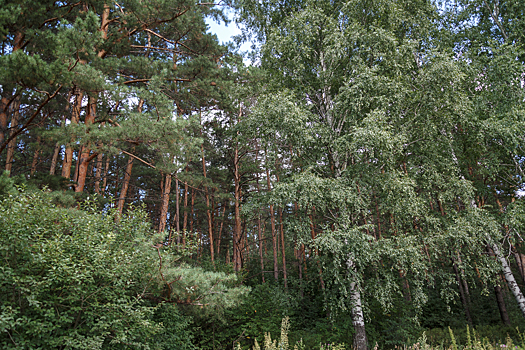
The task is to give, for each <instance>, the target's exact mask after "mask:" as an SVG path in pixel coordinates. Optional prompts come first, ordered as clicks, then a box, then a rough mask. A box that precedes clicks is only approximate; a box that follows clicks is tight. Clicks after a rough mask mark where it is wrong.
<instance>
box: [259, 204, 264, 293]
mask: <svg viewBox="0 0 525 350" xmlns="http://www.w3.org/2000/svg"><path fill="white" fill-rule="evenodd" d="M257 236H258V238H259V257H260V258H261V277H262V283H264V282H265V281H264V255H263V242H264V237H263V233H262V227H261V213H259V214H258V215H257Z"/></svg>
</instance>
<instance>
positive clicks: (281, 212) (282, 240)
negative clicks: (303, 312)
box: [279, 208, 288, 288]
mask: <svg viewBox="0 0 525 350" xmlns="http://www.w3.org/2000/svg"><path fill="white" fill-rule="evenodd" d="M279 224H280V225H279V226H280V227H279V228H280V233H281V254H282V259H283V279H284V288H288V284H287V275H286V253H285V249H284V227H283V210H282V209H281V208H279Z"/></svg>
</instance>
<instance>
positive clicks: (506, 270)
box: [491, 243, 525, 317]
mask: <svg viewBox="0 0 525 350" xmlns="http://www.w3.org/2000/svg"><path fill="white" fill-rule="evenodd" d="M491 246H492V250H493V251H494V254H495V255H496V258H497V259H498V260H499V261H500V263H501V270H502V271H503V275H504V276H505V279H506V280H507V284H508V286H509V289H510V291H511V292H512V294H513V295H514V298H515V299H516V302H517V303H518V306H519V308H520V310H521V313H522V314H523V316H524V317H525V297H523V293H522V292H521V290H520V287H519V286H518V283H516V279H515V278H514V275H513V274H512V271H511V269H510V266H509V264H508V262H507V259H506V258H505V256H504V255H503V254H502V253H501V251H500V250H499V247H498V245H497V244H495V243H492V244H491Z"/></svg>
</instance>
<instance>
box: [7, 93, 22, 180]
mask: <svg viewBox="0 0 525 350" xmlns="http://www.w3.org/2000/svg"><path fill="white" fill-rule="evenodd" d="M12 103H13V105H12V107H11V111H12V113H11V115H12V117H11V124H10V126H9V129H10V130H11V132H10V135H9V137H11V136H12V135H13V134H14V133H15V132H16V129H17V127H18V122H19V118H20V96H17V97H15V100H14V101H13V102H12ZM15 148H16V137H15V138H13V139H12V140H11V141H9V143H8V144H7V155H6V162H5V170H6V171H9V173H11V169H12V167H13V158H14V155H15Z"/></svg>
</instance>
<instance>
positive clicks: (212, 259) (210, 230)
mask: <svg viewBox="0 0 525 350" xmlns="http://www.w3.org/2000/svg"><path fill="white" fill-rule="evenodd" d="M201 135H202V131H201ZM201 154H202V173H203V175H204V178H205V179H206V159H205V158H204V145H201ZM204 195H205V197H206V217H207V219H208V237H209V240H210V256H211V262H212V264H215V254H214V251H213V222H212V215H211V210H210V193H209V190H208V186H206V187H205V188H204ZM235 271H238V270H235Z"/></svg>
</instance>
